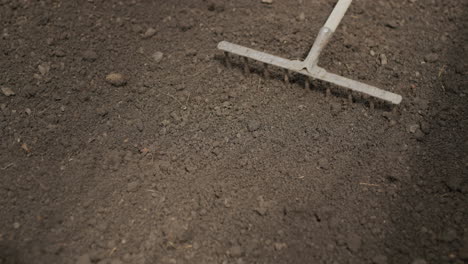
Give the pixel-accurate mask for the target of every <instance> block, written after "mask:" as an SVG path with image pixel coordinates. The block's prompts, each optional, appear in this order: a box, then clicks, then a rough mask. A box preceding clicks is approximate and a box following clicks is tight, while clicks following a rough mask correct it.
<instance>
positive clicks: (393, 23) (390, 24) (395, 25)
mask: <svg viewBox="0 0 468 264" xmlns="http://www.w3.org/2000/svg"><path fill="white" fill-rule="evenodd" d="M385 26H386V27H388V28H391V29H396V28H398V23H397V22H396V21H388V22H387V23H385Z"/></svg>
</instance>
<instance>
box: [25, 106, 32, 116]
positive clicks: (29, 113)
mask: <svg viewBox="0 0 468 264" xmlns="http://www.w3.org/2000/svg"><path fill="white" fill-rule="evenodd" d="M24 112H25V113H26V114H27V115H31V113H32V111H31V109H29V108H26V109H24Z"/></svg>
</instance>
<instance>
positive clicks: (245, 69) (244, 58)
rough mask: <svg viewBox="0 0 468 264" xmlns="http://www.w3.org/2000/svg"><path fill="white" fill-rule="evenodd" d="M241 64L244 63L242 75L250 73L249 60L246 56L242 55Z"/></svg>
mask: <svg viewBox="0 0 468 264" xmlns="http://www.w3.org/2000/svg"><path fill="white" fill-rule="evenodd" d="M241 60H242V64H243V65H244V75H245V76H248V75H249V74H250V68H249V60H248V59H247V58H246V57H242V59H241Z"/></svg>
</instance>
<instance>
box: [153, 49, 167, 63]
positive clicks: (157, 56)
mask: <svg viewBox="0 0 468 264" xmlns="http://www.w3.org/2000/svg"><path fill="white" fill-rule="evenodd" d="M151 57H152V58H153V60H154V62H156V63H159V62H161V61H162V59H163V57H164V53H162V52H160V51H156V52H155V53H153V55H151Z"/></svg>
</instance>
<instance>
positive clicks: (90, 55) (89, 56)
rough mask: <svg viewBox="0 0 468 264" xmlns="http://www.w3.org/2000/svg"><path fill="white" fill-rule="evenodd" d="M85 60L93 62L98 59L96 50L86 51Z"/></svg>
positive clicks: (84, 53)
mask: <svg viewBox="0 0 468 264" xmlns="http://www.w3.org/2000/svg"><path fill="white" fill-rule="evenodd" d="M82 57H83V60H85V61H90V62H93V61H95V60H97V59H98V54H97V53H96V52H95V51H94V50H86V51H84V52H83V56H82Z"/></svg>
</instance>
